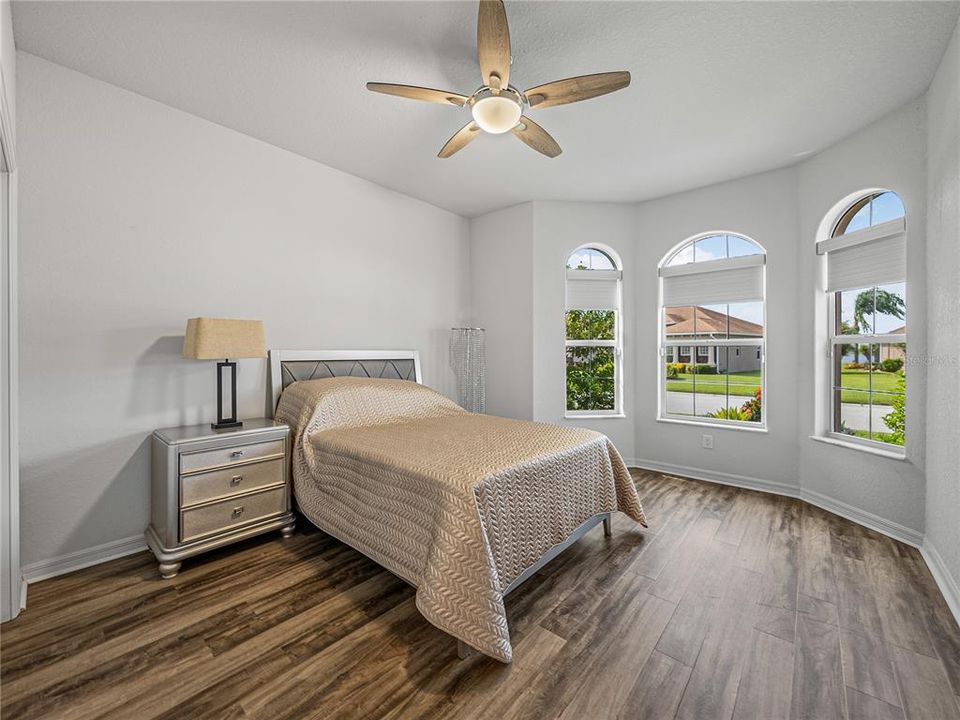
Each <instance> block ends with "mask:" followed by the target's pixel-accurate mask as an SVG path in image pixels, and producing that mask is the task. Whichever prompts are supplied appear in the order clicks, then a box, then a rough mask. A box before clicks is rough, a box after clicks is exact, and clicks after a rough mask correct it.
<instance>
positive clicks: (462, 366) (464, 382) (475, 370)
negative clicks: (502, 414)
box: [450, 328, 487, 413]
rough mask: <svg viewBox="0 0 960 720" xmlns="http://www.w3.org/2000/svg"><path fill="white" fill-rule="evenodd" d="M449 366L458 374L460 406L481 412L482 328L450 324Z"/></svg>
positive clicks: (484, 362)
mask: <svg viewBox="0 0 960 720" xmlns="http://www.w3.org/2000/svg"><path fill="white" fill-rule="evenodd" d="M450 367H451V368H452V369H453V372H454V374H455V375H456V376H457V402H458V403H460V407H462V408H463V409H464V410H467V411H468V412H475V413H482V412H484V411H485V410H486V394H487V385H486V371H487V347H486V332H485V331H484V329H483V328H450Z"/></svg>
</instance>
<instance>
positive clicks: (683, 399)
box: [667, 391, 893, 432]
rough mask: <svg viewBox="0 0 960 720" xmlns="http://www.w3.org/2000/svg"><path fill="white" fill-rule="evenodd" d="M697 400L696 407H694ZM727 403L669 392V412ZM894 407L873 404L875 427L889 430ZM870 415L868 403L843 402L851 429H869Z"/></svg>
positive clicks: (739, 401)
mask: <svg viewBox="0 0 960 720" xmlns="http://www.w3.org/2000/svg"><path fill="white" fill-rule="evenodd" d="M748 399H749V398H745V397H736V396H731V397H730V401H729V404H730V405H734V406H736V407H740V406H741V405H743V403H745V402H746V401H747V400H748ZM694 402H696V407H694ZM725 405H727V398H726V396H724V395H706V394H704V393H697V394H696V396H695V395H694V394H693V393H683V392H669V391H668V392H667V412H668V413H680V414H683V415H703V414H705V413H708V412H713V411H715V410H717V409H719V408H722V407H724V406H725ZM892 409H893V408H891V407H889V406H887V405H874V406H873V429H874V430H879V431H881V432H886V431H889V430H890V428H888V427H887V425H886V423H885V422H883V416H884V415H886V414H888V413H889V412H890V411H891V410H892ZM869 417H870V407H869V406H868V405H857V404H855V403H843V420H844V422H845V423H846V425H847V427H848V428H850V429H851V430H868V429H869V425H868V419H869Z"/></svg>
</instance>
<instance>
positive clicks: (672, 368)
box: [667, 362, 687, 378]
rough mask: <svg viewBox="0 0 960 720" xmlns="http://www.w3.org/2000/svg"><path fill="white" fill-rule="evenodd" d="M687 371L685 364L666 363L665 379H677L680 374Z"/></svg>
mask: <svg viewBox="0 0 960 720" xmlns="http://www.w3.org/2000/svg"><path fill="white" fill-rule="evenodd" d="M686 371H687V364H686V363H682V362H675V363H667V377H668V378H675V377H679V376H680V374H681V373H685V372H686Z"/></svg>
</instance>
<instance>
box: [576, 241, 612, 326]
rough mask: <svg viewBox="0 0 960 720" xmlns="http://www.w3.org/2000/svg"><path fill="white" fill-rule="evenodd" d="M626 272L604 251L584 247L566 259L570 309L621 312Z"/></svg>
mask: <svg viewBox="0 0 960 720" xmlns="http://www.w3.org/2000/svg"><path fill="white" fill-rule="evenodd" d="M622 279H623V272H622V271H621V270H620V269H619V268H618V267H617V263H616V261H615V260H614V259H613V258H612V257H611V256H610V255H608V254H607V253H605V252H604V251H603V250H598V249H597V248H592V247H584V248H579V249H577V250H574V251H573V252H572V253H571V254H570V257H568V258H567V286H566V306H567V310H618V309H619V307H620V281H621V280H622Z"/></svg>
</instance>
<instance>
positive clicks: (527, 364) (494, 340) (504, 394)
mask: <svg viewBox="0 0 960 720" xmlns="http://www.w3.org/2000/svg"><path fill="white" fill-rule="evenodd" d="M470 239H471V242H470V268H471V274H472V282H471V288H472V310H473V317H474V324H476V325H479V326H483V327H485V328H486V337H487V370H486V380H487V399H486V403H487V412H488V413H490V414H491V415H502V416H504V417H512V418H517V419H520V420H531V419H533V367H534V364H533V284H532V283H531V282H530V278H531V276H532V274H533V204H532V203H525V204H523V205H515V206H513V207H509V208H506V209H504V210H498V211H497V212H492V213H487V214H486V215H483V216H481V217H478V218H474V219H473V220H472V221H471V222H470Z"/></svg>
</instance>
